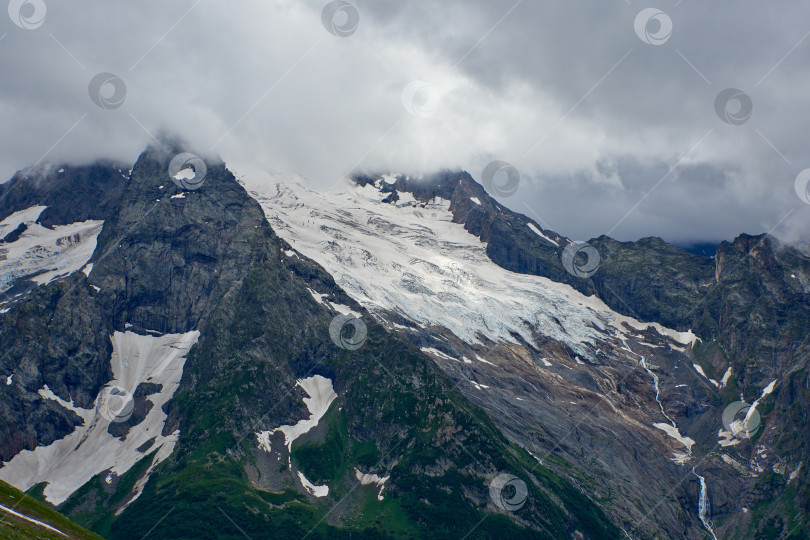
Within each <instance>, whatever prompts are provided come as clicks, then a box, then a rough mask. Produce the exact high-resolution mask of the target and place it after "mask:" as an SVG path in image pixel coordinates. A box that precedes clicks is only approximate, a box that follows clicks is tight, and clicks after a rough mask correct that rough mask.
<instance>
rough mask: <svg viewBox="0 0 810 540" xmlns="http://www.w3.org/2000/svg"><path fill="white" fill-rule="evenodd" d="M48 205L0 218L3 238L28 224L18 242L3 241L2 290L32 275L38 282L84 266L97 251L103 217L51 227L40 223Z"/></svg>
mask: <svg viewBox="0 0 810 540" xmlns="http://www.w3.org/2000/svg"><path fill="white" fill-rule="evenodd" d="M45 208H47V207H45V206H32V207H31V208H28V209H26V210H20V211H19V212H15V213H13V214H11V215H10V216H8V217H7V218H6V219H4V220H3V221H2V222H0V239H2V238H4V237H5V236H6V235H8V234H9V233H11V232H12V231H14V230H15V229H16V228H17V227H18V226H19V225H21V224H24V225H26V226H27V229H26V230H25V232H23V233H22V235H20V237H19V238H18V239H17V240H16V241H15V242H10V243H4V244H0V292H3V291H5V290H7V289H8V288H9V287H11V284H12V282H14V281H15V280H17V279H19V278H23V277H28V276H30V279H31V280H32V281H34V282H35V283H36V284H37V285H44V284H46V283H50V282H51V281H53V280H55V279H57V278H59V277H62V276H66V275H68V274H72V273H73V272H76V271H78V270H80V269H81V268H82V267H83V266H84V265H85V264H86V263H87V261H88V260H89V259H90V257H91V256H92V255H93V251H95V249H96V239H97V238H98V234H99V233H100V232H101V227H102V225H103V224H104V222H103V221H94V220H88V221H83V222H80V223H71V224H70V225H61V226H56V227H54V228H53V229H48V228H46V227H43V226H42V225H39V224H37V223H36V220H37V219H38V218H39V216H40V214H41V213H42V212H43V211H44V210H45Z"/></svg>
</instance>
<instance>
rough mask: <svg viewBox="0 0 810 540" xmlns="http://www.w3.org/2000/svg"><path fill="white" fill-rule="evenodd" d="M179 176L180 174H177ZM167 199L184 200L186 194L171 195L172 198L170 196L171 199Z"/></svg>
mask: <svg viewBox="0 0 810 540" xmlns="http://www.w3.org/2000/svg"><path fill="white" fill-rule="evenodd" d="M179 174H180V173H178V175H179ZM175 178H176V177H175ZM169 198H170V199H185V198H186V194H185V193H178V194H177V195H172V196H171V197H169Z"/></svg>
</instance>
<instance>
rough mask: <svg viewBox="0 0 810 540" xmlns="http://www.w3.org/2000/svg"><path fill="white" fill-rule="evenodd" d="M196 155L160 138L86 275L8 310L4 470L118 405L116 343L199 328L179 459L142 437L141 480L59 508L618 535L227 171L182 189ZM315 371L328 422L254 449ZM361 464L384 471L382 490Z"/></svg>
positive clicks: (155, 516)
mask: <svg viewBox="0 0 810 540" xmlns="http://www.w3.org/2000/svg"><path fill="white" fill-rule="evenodd" d="M182 150H183V149H182V148H181V147H180V146H179V145H178V144H177V143H175V142H172V141H163V142H162V144H161V145H156V146H154V147H150V148H149V149H147V151H145V152H144V153H143V154H142V155H141V157H140V158H139V159H138V162H137V163H136V164H135V166H134V167H133V169H132V173H131V176H130V177H129V180H128V181H127V183H126V187H125V189H124V191H123V193H122V194H121V196H120V198H119V199H118V200H117V202H116V203H115V205H114V206H115V209H114V211H112V212H110V213H109V214H104V216H103V219H104V220H105V222H104V227H103V230H102V232H101V233H100V235H99V236H98V241H97V247H96V250H95V252H94V254H93V256H92V258H91V260H90V261H89V262H90V263H91V264H92V267H90V266H89V265H88V266H87V267H86V269H85V271H77V272H74V273H73V274H71V275H69V276H67V277H64V278H61V279H58V280H55V281H53V282H51V283H47V284H44V285H41V286H39V287H36V288H33V289H32V290H30V291H27V292H26V293H25V294H23V295H21V296H20V297H18V298H15V299H14V301H13V302H8V304H7V306H8V307H7V308H5V309H8V311H7V312H4V313H0V344H2V350H3V351H4V352H7V354H6V355H5V356H4V357H3V358H2V360H0V370H2V372H1V373H3V374H6V373H10V372H11V373H13V383H12V384H10V385H7V387H6V388H4V393H3V394H2V399H3V407H4V408H3V410H4V413H3V417H2V421H3V424H2V429H3V430H4V431H3V441H4V446H3V448H2V451H3V452H5V454H4V458H5V457H10V456H12V455H14V454H15V453H17V452H18V451H19V450H20V449H21V448H24V447H25V448H29V449H31V448H33V449H34V450H36V447H37V446H43V445H47V444H49V443H50V442H52V441H53V440H56V439H59V438H61V437H63V436H64V435H65V434H66V433H69V432H71V431H72V429H73V428H74V427H75V426H77V425H79V424H80V423H81V421H82V420H81V418H80V417H79V416H78V415H77V414H76V413H74V412H73V410H72V408H73V407H79V408H81V409H89V410H90V412H92V409H93V408H94V407H96V408H97V409H98V408H99V407H100V405H101V404H102V403H106V402H105V401H102V400H101V399H100V394H102V393H103V392H102V390H103V389H104V388H105V385H106V384H107V383H108V382H109V381H110V380H112V377H113V376H112V374H111V373H110V365H111V341H110V338H111V336H112V335H113V334H114V333H119V332H130V333H134V334H138V335H144V336H146V335H158V336H160V335H163V334H169V333H178V334H182V333H186V332H190V331H198V332H199V337H198V339H197V341H196V344H195V345H194V346H193V347H192V348H191V350H190V352H189V353H188V356H187V358H186V359H185V363H184V367H183V375H182V379H181V381H180V385H179V388H178V389H177V392H176V393H175V394H174V396H173V397H172V399H171V400H170V401H168V402H167V403H166V405H165V406H164V407H163V410H164V411H165V412H166V413H167V418H166V420H165V424H164V426H163V429H162V432H161V435H163V436H168V435H170V434H173V433H177V440H176V446H175V447H174V451H173V452H172V453H171V455H169V456H165V455H164V456H159V457H160V458H161V459H163V458H165V460H164V461H160V460H159V459H158V456H157V455H156V454H157V453H159V451H156V450H155V449H154V448H150V444H149V443H148V441H147V442H146V443H144V444H143V445H142V447H141V448H139V449H138V451H139V452H141V453H142V454H143V458H141V459H139V460H138V461H137V462H136V463H135V465H133V466H132V468H131V469H129V470H128V471H126V472H125V473H123V474H113V473H112V472H107V473H102V474H100V475H98V476H96V477H94V478H93V479H92V480H90V481H89V482H87V483H86V484H84V485H83V486H78V487H77V490H76V491H75V493H74V494H73V495H72V496H71V497H70V498H69V499H68V500H67V501H66V502H65V503H64V504H63V505H61V506H60V510H61V511H62V512H64V513H65V514H67V515H68V516H70V517H71V518H72V519H74V520H76V521H77V522H79V523H81V524H84V525H87V526H89V527H90V528H92V529H94V530H96V531H97V532H99V533H101V534H103V535H105V536H109V537H112V538H131V537H141V536H144V535H149V536H150V537H158V538H197V537H227V536H233V535H234V534H239V533H240V532H241V533H243V534H247V535H248V536H252V537H262V536H267V535H268V534H272V535H273V536H274V537H279V538H287V537H297V538H301V537H304V536H306V535H311V536H318V537H325V536H330V537H331V536H347V537H348V536H349V535H350V534H356V533H358V532H362V533H364V534H368V535H377V536H381V537H382V536H387V535H390V536H403V535H411V536H413V537H436V538H457V537H463V536H464V535H466V534H468V533H472V534H471V537H476V536H478V537H493V536H503V535H505V536H508V537H527V538H528V537H537V538H566V537H569V536H571V535H575V536H578V535H584V536H586V537H590V538H603V537H616V536H617V534H618V529H617V528H616V527H615V525H614V524H612V523H611V522H610V520H609V519H608V518H607V517H606V515H605V514H604V512H603V511H602V510H601V509H600V508H599V506H597V505H596V504H595V503H594V502H593V501H592V500H591V499H590V498H589V496H588V495H586V494H585V492H583V491H582V490H580V489H577V488H576V487H575V486H574V484H572V483H571V481H569V480H568V479H567V478H566V477H565V476H562V475H559V474H557V473H555V472H553V471H551V470H550V469H549V468H547V467H546V466H544V465H541V464H539V463H537V461H536V460H534V459H533V458H532V457H531V456H530V455H529V454H527V453H526V452H525V451H524V450H522V449H521V448H519V447H517V446H514V445H512V444H510V442H509V441H508V440H507V439H506V438H505V437H504V436H503V434H502V433H501V432H500V431H499V430H498V428H497V427H496V426H495V425H493V424H492V422H491V421H490V420H489V418H488V417H487V416H486V414H485V413H484V412H483V411H482V410H481V409H480V408H479V407H477V406H475V405H473V404H471V403H470V402H469V401H468V400H467V399H465V398H464V396H463V395H462V394H461V393H460V392H459V391H458V390H457V389H455V388H454V385H453V383H452V381H451V380H449V379H448V378H447V377H446V375H445V374H444V372H443V371H442V370H441V369H439V367H438V366H437V365H436V363H435V362H434V361H433V360H432V359H431V358H429V357H428V356H426V355H425V354H424V353H422V352H421V351H419V349H418V348H416V347H414V346H413V345H412V344H410V343H408V341H407V340H405V339H404V338H402V337H400V336H398V335H396V334H395V333H392V332H390V331H389V330H387V329H386V328H385V327H383V326H382V325H380V324H379V323H378V322H376V321H375V319H373V318H372V317H371V316H370V315H369V314H368V312H367V311H365V309H364V308H363V307H362V306H360V305H359V304H358V303H356V302H355V301H354V300H352V299H351V298H350V297H349V296H348V295H347V294H346V293H345V292H344V291H343V290H342V289H341V288H340V287H339V286H338V285H337V284H336V283H335V281H334V280H333V278H332V277H331V276H330V275H329V274H328V273H327V272H326V271H324V270H323V268H321V267H320V266H319V265H318V264H316V263H315V262H313V261H312V260H310V259H308V258H306V257H304V256H302V255H301V254H300V253H295V252H294V251H292V250H291V247H290V246H289V244H287V243H286V242H285V241H283V240H281V239H280V238H279V237H278V236H276V234H275V233H274V231H273V229H272V228H271V227H270V225H269V224H268V222H267V220H266V219H265V217H264V213H263V211H262V209H261V207H260V206H259V204H258V203H257V202H256V201H255V200H253V199H252V198H251V197H250V196H249V195H248V194H247V193H246V192H245V190H244V189H243V188H242V187H241V186H240V185H239V184H238V183H237V182H236V181H235V179H234V177H233V175H231V173H230V172H229V171H228V170H227V169H226V168H225V166H224V164H223V163H221V162H220V161H218V160H216V159H214V158H206V160H205V165H206V167H207V173H206V174H205V179H204V182H203V183H202V184H201V185H199V186H198V188H197V189H193V190H190V189H185V190H184V189H181V188H180V187H178V186H177V185H175V183H174V182H173V181H172V179H171V178H170V177H169V176H168V173H167V171H168V168H169V164H170V162H171V161H172V159H173V158H174V157H175V156H176V155H177V154H178V153H180V152H181V151H182ZM195 170H196V169H195ZM71 219H72V218H71ZM290 253H292V255H290ZM3 307H5V306H3ZM344 313H355V314H357V315H359V316H360V317H361V319H362V323H357V324H361V325H362V327H363V328H364V329H365V331H366V332H367V336H366V337H365V340H364V341H363V340H360V342H359V343H357V342H356V341H352V339H357V335H355V336H352V335H345V334H343V333H342V330H344V329H342V328H340V326H339V325H338V328H337V333H335V331H331V332H330V330H333V327H334V324H333V323H334V321H335V320H336V318H337V317H344V316H345V315H343V314H344ZM337 320H338V321H345V319H337ZM349 326H351V325H349ZM116 335H117V334H116ZM339 344H341V345H342V346H339ZM346 344H349V345H351V346H347V345H346ZM355 344H358V345H360V346H359V347H356V346H354V345H355ZM35 345H36V346H35ZM145 354H148V353H145ZM136 361H137V360H136V359H135V358H124V359H121V358H116V359H115V362H117V363H126V362H136ZM116 365H117V364H116ZM315 375H317V376H320V377H321V378H323V379H324V380H329V381H330V383H331V385H332V387H333V388H334V392H335V393H336V394H337V398H335V399H334V401H333V402H332V403H331V405H330V406H329V408H328V411H327V412H326V414H325V415H324V416H323V418H321V419H320V421H319V422H318V425H317V426H316V427H314V428H312V429H310V430H309V431H308V432H307V433H306V434H304V435H302V436H301V437H299V438H298V439H296V442H295V443H293V444H292V455H289V453H288V452H287V450H286V448H284V447H283V445H281V444H279V442H280V441H278V440H276V439H272V440H269V441H268V444H267V445H260V440H259V437H258V436H257V434H258V433H264V432H267V431H272V430H275V429H276V428H278V427H279V426H292V425H296V423H297V422H299V421H300V420H302V419H305V418H308V417H309V415H310V412H309V411H308V408H307V402H306V399H310V398H309V397H308V395H307V393H306V392H305V391H304V389H303V388H302V387H301V385H300V384H296V381H303V380H307V379H309V378H311V377H313V376H315ZM319 380H320V379H319ZM45 384H47V385H48V388H49V389H50V391H52V393H53V396H52V397H47V396H49V394H48V393H47V392H45V391H43V386H44V385H45ZM141 386H142V387H141ZM157 386H159V385H157V384H155V382H154V381H153V380H147V381H144V383H143V384H142V385H139V387H138V388H136V389H135V390H134V391H133V399H134V410H133V412H132V414H131V415H127V416H126V419H125V421H124V422H122V427H120V428H116V429H113V430H112V431H113V432H114V433H112V436H113V437H119V438H120V437H124V436H127V437H128V435H127V433H131V432H132V430H136V429H139V428H140V429H144V426H143V425H140V424H136V422H139V419H140V418H142V417H144V416H145V415H148V414H151V413H150V411H151V409H150V407H149V406H148V403H147V402H146V401H152V400H150V397H152V396H153V395H154V394H155V393H156V392H160V390H159V389H158V388H157ZM5 411H8V412H5ZM83 414H84V413H83ZM91 416H92V415H91V414H89V413H88V415H87V417H88V418H90V417H91ZM104 433H105V436H109V435H110V433H108V432H107V431H105V432H104ZM280 435H281V434H280V433H279V436H280ZM6 441H10V442H6ZM92 443H93V441H89V440H85V441H82V442H81V443H80V444H83V445H86V444H92ZM266 447H269V451H268V449H266ZM158 463H159V464H158ZM355 470H360V471H363V474H367V475H377V476H378V477H379V478H385V477H388V479H387V480H386V482H385V484H384V491H381V490H380V487H379V486H377V485H376V484H374V485H372V484H369V485H362V484H361V483H360V481H359V480H358V479H357V475H356V472H355ZM0 473H2V470H0ZM504 475H509V476H504ZM304 480H306V482H305V481H304ZM493 482H494V484H493ZM501 484H503V485H501ZM507 484H508V485H510V486H512V488H514V489H515V491H514V492H510V491H509V489H510V488H508V487H506V486H507ZM313 485H315V486H327V487H328V488H329V489H328V495H327V496H326V497H319V496H317V495H322V494H323V491H322V490H320V489H317V490H314V489H312V486H313ZM307 486H309V489H308V487H307ZM499 486H500V488H499ZM504 489H505V490H506V491H504ZM34 490H35V491H37V490H39V491H37V492H41V487H35V488H34ZM505 500H508V501H509V502H508V503H505V502H504V501H505ZM223 515H224V516H225V517H227V519H223V518H222V516H223ZM269 531H272V533H270V532H269Z"/></svg>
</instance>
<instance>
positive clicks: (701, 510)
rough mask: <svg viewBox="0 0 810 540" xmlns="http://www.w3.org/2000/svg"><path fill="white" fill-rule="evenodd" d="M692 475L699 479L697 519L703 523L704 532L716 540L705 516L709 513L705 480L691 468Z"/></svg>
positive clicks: (710, 524)
mask: <svg viewBox="0 0 810 540" xmlns="http://www.w3.org/2000/svg"><path fill="white" fill-rule="evenodd" d="M692 474H694V475H695V476H697V477H698V479H700V500H699V501H698V517H699V518H700V522H701V523H703V526H704V527H706V530H707V531H709V534H711V535H712V538H713V539H714V540H717V536H716V535H715V534H714V527H712V522H711V521H709V518H708V517H707V516H706V514H707V513H708V512H709V496H708V495H707V493H706V479H705V478H703V477H702V476H700V475H699V474H698V473H696V472H695V468H694V467H692Z"/></svg>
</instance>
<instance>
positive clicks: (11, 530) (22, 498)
mask: <svg viewBox="0 0 810 540" xmlns="http://www.w3.org/2000/svg"><path fill="white" fill-rule="evenodd" d="M0 504H2V505H3V506H5V507H6V508H11V509H12V510H14V511H15V512H17V513H19V514H24V515H26V516H29V517H31V518H33V519H36V520H38V521H41V522H43V523H47V524H48V525H50V526H51V527H53V528H55V529H58V530H60V531H62V532H64V533H65V534H67V535H68V537H69V538H76V539H81V540H84V539H87V540H96V539H100V538H101V537H100V536H98V535H96V534H95V533H92V532H90V531H88V530H87V529H85V528H83V527H81V526H79V525H77V524H76V523H74V522H73V521H71V520H69V519H68V518H66V517H65V516H63V515H62V514H60V513H59V512H57V511H55V510H54V509H52V508H51V507H49V506H48V505H47V504H45V503H43V502H40V501H38V500H36V499H35V498H34V497H31V496H28V495H26V494H25V493H23V492H22V491H20V490H19V489H17V488H15V487H13V486H10V485H9V484H7V483H5V482H3V481H2V480H0ZM0 538H9V539H18V538H19V539H30V538H48V539H51V538H60V539H62V540H64V538H65V537H64V536H62V535H60V534H57V533H55V532H53V531H51V530H49V529H46V528H44V527H40V526H39V525H37V524H35V523H31V522H30V521H27V520H24V519H20V518H17V517H15V516H13V515H11V514H9V513H7V512H4V511H0Z"/></svg>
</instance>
